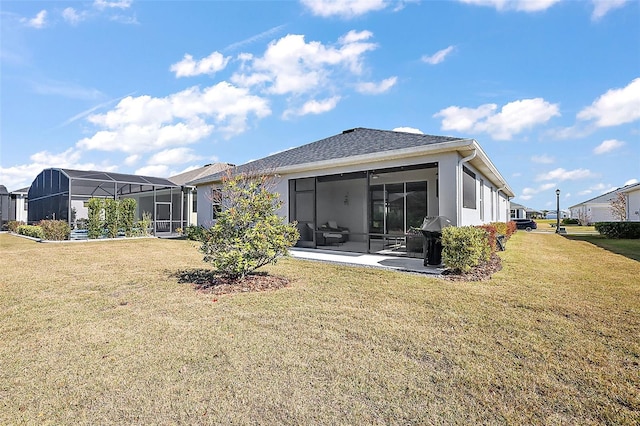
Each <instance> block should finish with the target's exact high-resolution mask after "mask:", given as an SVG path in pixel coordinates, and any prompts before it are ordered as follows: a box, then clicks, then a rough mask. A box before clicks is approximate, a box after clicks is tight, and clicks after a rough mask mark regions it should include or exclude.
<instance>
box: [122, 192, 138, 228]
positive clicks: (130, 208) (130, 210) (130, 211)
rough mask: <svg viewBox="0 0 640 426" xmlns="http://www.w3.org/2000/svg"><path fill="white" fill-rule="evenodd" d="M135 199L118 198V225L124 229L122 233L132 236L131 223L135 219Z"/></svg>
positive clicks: (132, 223)
mask: <svg viewBox="0 0 640 426" xmlns="http://www.w3.org/2000/svg"><path fill="white" fill-rule="evenodd" d="M136 204H137V203H136V200H134V199H133V198H124V199H122V200H120V206H119V207H120V226H121V227H122V229H124V235H125V236H127V237H131V236H133V225H134V224H135V219H136Z"/></svg>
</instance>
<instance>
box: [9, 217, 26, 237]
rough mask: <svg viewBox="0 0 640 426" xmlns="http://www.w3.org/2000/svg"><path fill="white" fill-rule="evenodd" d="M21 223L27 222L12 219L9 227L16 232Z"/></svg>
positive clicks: (10, 230)
mask: <svg viewBox="0 0 640 426" xmlns="http://www.w3.org/2000/svg"><path fill="white" fill-rule="evenodd" d="M21 225H26V223H25V222H23V221H21V220H20V221H18V220H10V221H9V222H7V229H8V230H9V232H13V233H15V234H17V233H18V227H20V226H21Z"/></svg>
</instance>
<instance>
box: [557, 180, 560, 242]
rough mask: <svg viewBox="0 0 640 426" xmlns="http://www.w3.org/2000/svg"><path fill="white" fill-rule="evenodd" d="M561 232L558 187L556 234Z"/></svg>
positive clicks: (558, 193)
mask: <svg viewBox="0 0 640 426" xmlns="http://www.w3.org/2000/svg"><path fill="white" fill-rule="evenodd" d="M559 233H560V190H559V189H556V234H559Z"/></svg>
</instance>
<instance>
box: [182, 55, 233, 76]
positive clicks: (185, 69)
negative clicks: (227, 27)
mask: <svg viewBox="0 0 640 426" xmlns="http://www.w3.org/2000/svg"><path fill="white" fill-rule="evenodd" d="M230 59H231V57H229V56H228V57H226V58H225V57H224V55H223V54H222V53H220V52H213V53H212V54H211V55H209V56H207V57H206V58H202V59H200V60H199V61H194V60H193V56H191V55H189V54H185V55H184V58H182V60H181V61H180V62H177V63H175V64H173V65H171V68H170V70H171V71H173V72H175V73H176V77H193V76H196V75H201V74H209V75H211V74H214V73H216V72H218V71H221V70H223V69H224V68H225V67H226V66H227V64H228V63H229V60H230Z"/></svg>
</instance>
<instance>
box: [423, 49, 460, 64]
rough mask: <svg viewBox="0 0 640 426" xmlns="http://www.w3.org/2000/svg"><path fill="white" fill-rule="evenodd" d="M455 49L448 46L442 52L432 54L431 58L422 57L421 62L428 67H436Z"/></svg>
mask: <svg viewBox="0 0 640 426" xmlns="http://www.w3.org/2000/svg"><path fill="white" fill-rule="evenodd" d="M454 49H455V46H449V47H447V48H445V49H442V50H438V51H437V52H436V53H434V54H433V55H431V56H427V55H425V56H423V57H422V62H426V63H427V64H430V65H436V64H439V63H440V62H442V61H444V60H445V58H446V57H447V56H448V55H449V54H450V53H451V52H453V51H454Z"/></svg>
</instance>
